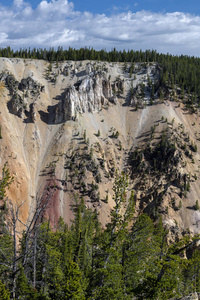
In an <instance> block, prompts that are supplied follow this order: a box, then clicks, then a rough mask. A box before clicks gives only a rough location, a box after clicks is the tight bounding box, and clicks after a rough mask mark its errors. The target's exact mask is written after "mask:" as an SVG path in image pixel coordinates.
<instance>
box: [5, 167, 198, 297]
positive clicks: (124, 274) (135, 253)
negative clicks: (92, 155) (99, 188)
mask: <svg viewBox="0 0 200 300" xmlns="http://www.w3.org/2000/svg"><path fill="white" fill-rule="evenodd" d="M11 181H12V177H11V175H10V173H9V170H8V169H7V167H6V165H5V166H4V170H3V176H2V180H1V182H0V188H1V199H2V198H3V197H5V189H6V188H7V187H8V186H9V185H10V183H11ZM127 187H128V177H127V175H125V174H123V173H122V174H118V172H116V174H115V183H114V186H113V191H114V196H113V200H114V202H115V206H114V207H113V209H112V211H111V221H110V222H109V223H108V224H107V226H106V228H105V229H104V230H102V228H101V225H100V223H99V221H98V215H97V213H96V211H93V210H91V209H88V208H86V206H85V204H84V201H83V199H79V198H78V197H75V198H74V201H73V204H72V206H71V209H72V210H73V213H74V220H73V221H72V225H71V226H68V225H66V224H65V223H64V222H63V220H62V219H60V220H59V222H58V224H57V225H56V226H54V227H52V225H51V224H50V222H49V221H48V220H47V219H45V214H43V212H44V209H48V201H50V198H51V192H50V194H49V195H48V196H49V197H45V199H44V198H41V199H39V200H38V203H37V207H36V212H35V214H34V215H33V217H32V219H31V220H29V223H28V224H27V225H26V226H24V227H23V228H24V230H23V234H22V235H21V238H20V240H19V243H17V236H18V234H19V232H18V231H17V226H18V225H19V223H21V224H22V222H21V219H20V207H21V205H19V206H12V205H7V202H6V201H5V202H4V207H1V223H0V298H1V299H133V297H136V298H135V299H169V298H171V297H176V299H178V298H179V297H180V296H183V295H188V294H189V293H191V292H194V291H197V292H200V276H199V275H200V253H199V250H195V245H196V243H197V242H198V240H199V237H198V236H195V237H190V235H189V234H187V233H186V234H185V236H184V237H183V238H182V239H181V240H179V241H177V242H175V243H172V244H169V243H168V241H167V234H168V231H167V230H166V229H165V228H163V225H162V219H161V218H160V219H157V221H156V222H155V223H153V221H152V220H151V218H150V217H149V216H147V215H146V214H141V215H140V216H138V217H135V215H134V205H135V202H134V195H133V193H131V196H130V197H129V199H128V201H127V200H126V193H127ZM52 193H53V191H52ZM22 205H23V204H22ZM122 207H124V209H123V210H124V212H123V214H122V213H121V212H122ZM191 250H192V251H191ZM188 253H189V259H186V254H187V255H188Z"/></svg>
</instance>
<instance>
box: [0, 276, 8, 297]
mask: <svg viewBox="0 0 200 300" xmlns="http://www.w3.org/2000/svg"><path fill="white" fill-rule="evenodd" d="M0 299H1V300H10V292H9V291H8V290H7V289H6V287H5V285H4V284H3V283H2V282H1V281H0Z"/></svg>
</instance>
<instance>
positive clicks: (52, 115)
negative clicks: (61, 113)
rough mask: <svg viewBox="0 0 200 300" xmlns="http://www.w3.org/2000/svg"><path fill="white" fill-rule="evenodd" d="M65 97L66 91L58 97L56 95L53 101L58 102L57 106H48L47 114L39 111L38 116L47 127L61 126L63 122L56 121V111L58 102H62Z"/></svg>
mask: <svg viewBox="0 0 200 300" xmlns="http://www.w3.org/2000/svg"><path fill="white" fill-rule="evenodd" d="M65 95H66V90H64V91H63V92H62V93H61V94H60V95H57V96H56V97H54V98H53V100H56V101H58V103H57V104H54V105H49V106H48V107H47V112H45V111H43V110H39V111H38V112H39V114H40V118H41V120H42V121H43V122H44V123H46V124H48V125H56V124H62V123H64V122H65V121H64V120H63V121H59V122H58V121H56V110H57V108H58V106H59V104H60V102H63V101H64V99H65Z"/></svg>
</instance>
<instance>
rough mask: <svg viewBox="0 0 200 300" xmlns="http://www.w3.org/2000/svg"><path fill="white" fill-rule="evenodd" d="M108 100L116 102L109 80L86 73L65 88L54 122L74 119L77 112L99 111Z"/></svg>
mask: <svg viewBox="0 0 200 300" xmlns="http://www.w3.org/2000/svg"><path fill="white" fill-rule="evenodd" d="M88 72H89V71H88ZM109 101H110V102H113V103H115V104H116V97H114V95H113V90H112V87H111V84H110V82H109V81H108V80H105V79H104V80H102V78H101V77H100V76H98V75H96V76H89V75H87V76H85V77H84V79H83V80H81V81H80V82H78V83H76V84H75V85H73V86H71V87H70V88H68V89H67V90H66V93H65V96H64V98H63V99H62V100H61V101H60V102H59V103H58V105H57V107H56V111H55V123H56V124H58V123H61V122H66V121H67V120H76V118H77V117H78V115H79V114H83V113H86V112H90V113H93V112H95V111H99V110H100V109H101V108H102V106H105V105H107V104H108V102H109Z"/></svg>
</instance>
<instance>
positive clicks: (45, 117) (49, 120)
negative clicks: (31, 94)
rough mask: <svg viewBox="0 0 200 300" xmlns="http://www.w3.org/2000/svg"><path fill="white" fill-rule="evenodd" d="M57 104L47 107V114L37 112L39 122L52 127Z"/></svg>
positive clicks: (40, 111)
mask: <svg viewBox="0 0 200 300" xmlns="http://www.w3.org/2000/svg"><path fill="white" fill-rule="evenodd" d="M57 106H58V104H55V105H52V106H50V105H49V106H48V108H47V112H45V111H42V110H39V111H38V112H39V114H40V118H41V120H42V121H43V122H44V123H46V124H48V125H54V124H55V111H56V107H57Z"/></svg>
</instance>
